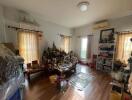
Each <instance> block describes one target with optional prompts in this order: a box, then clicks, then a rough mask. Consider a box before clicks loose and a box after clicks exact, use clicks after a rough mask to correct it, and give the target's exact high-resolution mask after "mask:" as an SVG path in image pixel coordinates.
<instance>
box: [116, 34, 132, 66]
mask: <svg viewBox="0 0 132 100" xmlns="http://www.w3.org/2000/svg"><path fill="white" fill-rule="evenodd" d="M131 38H132V33H120V34H118V36H117V56H116V58H117V59H118V60H121V61H122V62H124V63H126V64H127V63H128V59H129V57H130V55H131V52H132V42H131V41H130V39H131Z"/></svg>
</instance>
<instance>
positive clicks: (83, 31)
mask: <svg viewBox="0 0 132 100" xmlns="http://www.w3.org/2000/svg"><path fill="white" fill-rule="evenodd" d="M109 22H110V27H111V28H115V31H116V32H120V31H132V15H131V16H126V17H122V18H117V19H111V20H109ZM92 27H93V24H89V25H85V26H81V27H78V28H75V29H74V34H73V37H74V43H73V46H74V51H75V52H76V53H77V54H78V55H80V45H78V44H79V40H78V36H87V35H91V34H92V35H93V37H94V38H93V43H92V54H97V53H98V43H99V37H100V34H99V33H100V30H93V28H92Z"/></svg>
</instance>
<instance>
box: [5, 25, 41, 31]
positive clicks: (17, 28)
mask: <svg viewBox="0 0 132 100" xmlns="http://www.w3.org/2000/svg"><path fill="white" fill-rule="evenodd" d="M8 28H11V29H15V30H25V31H31V32H36V33H43V32H42V31H38V30H30V29H24V28H19V27H14V26H8Z"/></svg>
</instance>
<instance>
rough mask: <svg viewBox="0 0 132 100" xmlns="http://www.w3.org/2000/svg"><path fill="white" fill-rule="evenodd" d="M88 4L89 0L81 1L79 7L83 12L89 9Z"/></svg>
mask: <svg viewBox="0 0 132 100" xmlns="http://www.w3.org/2000/svg"><path fill="white" fill-rule="evenodd" d="M88 5H89V2H88V1H84V2H80V3H78V5H77V6H78V7H79V9H80V10H81V11H82V12H85V11H87V10H88Z"/></svg>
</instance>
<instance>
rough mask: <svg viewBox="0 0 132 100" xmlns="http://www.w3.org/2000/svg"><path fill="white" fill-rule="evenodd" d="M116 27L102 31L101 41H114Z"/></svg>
mask: <svg viewBox="0 0 132 100" xmlns="http://www.w3.org/2000/svg"><path fill="white" fill-rule="evenodd" d="M114 40H115V38H114V28H111V29H106V30H101V31H100V41H99V42H100V43H114Z"/></svg>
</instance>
